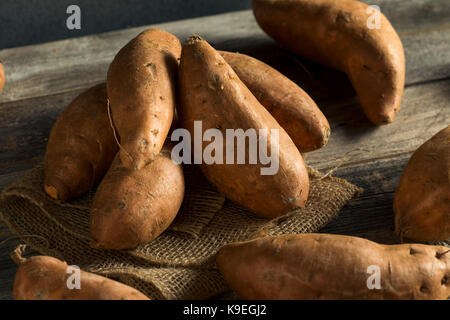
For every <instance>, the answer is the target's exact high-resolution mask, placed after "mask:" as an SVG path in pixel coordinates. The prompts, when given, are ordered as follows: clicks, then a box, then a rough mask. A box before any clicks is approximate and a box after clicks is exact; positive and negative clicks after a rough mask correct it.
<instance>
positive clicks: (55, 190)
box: [44, 177, 69, 201]
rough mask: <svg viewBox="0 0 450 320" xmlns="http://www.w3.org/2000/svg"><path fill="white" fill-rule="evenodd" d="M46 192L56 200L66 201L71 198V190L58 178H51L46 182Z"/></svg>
mask: <svg viewBox="0 0 450 320" xmlns="http://www.w3.org/2000/svg"><path fill="white" fill-rule="evenodd" d="M44 190H45V192H46V193H47V194H48V195H49V196H50V197H52V198H53V199H55V200H60V201H66V200H67V199H68V197H69V189H68V188H67V187H66V185H65V184H64V183H63V182H62V181H61V180H59V179H58V178H56V177H53V178H50V179H48V181H46V183H45V185H44Z"/></svg>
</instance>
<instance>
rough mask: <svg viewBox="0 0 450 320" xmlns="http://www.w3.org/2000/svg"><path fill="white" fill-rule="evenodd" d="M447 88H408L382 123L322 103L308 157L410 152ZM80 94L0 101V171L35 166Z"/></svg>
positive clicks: (444, 84) (327, 163)
mask: <svg viewBox="0 0 450 320" xmlns="http://www.w3.org/2000/svg"><path fill="white" fill-rule="evenodd" d="M449 86H450V80H442V81H434V82H431V83H426V84H423V85H420V86H411V87H409V88H407V89H406V90H405V93H404V96H403V103H402V109H401V110H400V112H399V115H398V116H397V118H396V119H395V121H394V122H393V123H392V124H389V125H386V126H381V127H377V126H373V125H372V124H370V123H369V122H368V121H367V120H366V118H365V116H364V114H363V112H362V111H361V109H360V107H359V105H358V103H357V101H356V100H355V99H340V100H334V101H324V102H322V103H319V106H320V107H321V109H322V110H323V112H324V113H325V115H326V116H327V118H328V119H329V122H330V125H331V137H330V141H329V142H328V145H327V146H326V147H324V148H322V149H321V150H318V151H314V152H311V153H309V154H308V155H307V161H308V163H309V164H310V165H312V166H314V167H316V168H318V169H327V168H332V167H333V166H336V165H337V164H339V163H340V162H344V164H345V165H350V164H356V163H361V162H364V161H374V160H376V159H380V158H386V157H393V156H396V155H400V154H404V153H409V152H412V151H413V150H415V149H416V148H417V147H418V146H419V145H420V144H422V143H423V142H424V141H425V140H427V139H429V138H430V137H431V136H432V135H433V134H434V133H436V132H437V131H439V130H440V129H442V128H444V127H445V126H446V125H448V124H449V123H450V107H449V102H448V101H449V96H450V91H449V90H448V88H449ZM79 93H80V91H79V90H77V91H73V92H67V93H62V94H57V95H52V96H44V97H38V98H32V99H27V100H25V101H24V100H21V101H14V102H9V103H3V104H0V174H6V173H10V172H14V171H19V170H24V169H27V168H31V167H32V166H34V165H35V164H36V163H37V162H38V161H39V160H40V158H41V157H42V156H43V154H44V152H45V146H46V144H47V137H48V134H49V132H50V129H51V127H52V125H53V123H54V122H55V120H56V118H57V117H58V115H59V114H60V113H61V112H62V110H63V109H64V107H65V106H66V105H67V104H68V103H69V102H70V101H71V100H72V99H73V98H74V97H75V96H76V95H77V94H79ZM424 106H426V107H424Z"/></svg>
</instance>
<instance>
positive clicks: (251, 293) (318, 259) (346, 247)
mask: <svg viewBox="0 0 450 320" xmlns="http://www.w3.org/2000/svg"><path fill="white" fill-rule="evenodd" d="M448 250H450V249H449V248H446V247H443V246H429V245H422V244H401V245H381V244H377V243H375V242H372V241H369V240H366V239H362V238H357V237H350V236H342V235H331V234H292V235H282V236H276V237H264V238H259V239H256V240H252V241H248V242H238V243H232V244H229V245H226V246H224V247H223V248H221V249H220V250H219V252H218V254H217V258H216V261H217V265H218V267H219V270H220V272H221V273H222V275H223V277H224V278H225V280H226V282H227V283H228V284H229V285H230V286H231V288H233V289H234V290H235V291H236V293H237V294H238V295H239V296H240V297H241V298H244V299H255V300H259V299H263V300H277V299H286V300H297V299H298V300H303V299H307V300H311V299H325V300H326V299H339V300H341V299H370V300H372V299H373V300H375V299H389V300H391V299H393V300H395V299H446V298H447V297H448V296H449V295H450V281H449V276H450V252H448ZM445 252H447V253H446V254H444V253H445ZM371 265H375V266H378V267H379V268H380V280H381V283H380V285H381V289H376V288H374V289H369V288H368V286H367V281H368V279H369V277H370V276H371V275H372V273H368V272H367V269H368V267H369V266H371Z"/></svg>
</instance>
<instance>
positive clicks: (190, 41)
mask: <svg viewBox="0 0 450 320" xmlns="http://www.w3.org/2000/svg"><path fill="white" fill-rule="evenodd" d="M198 41H203V38H202V37H200V36H199V35H198V34H193V35H192V36H190V37H189V38H188V39H187V40H186V43H185V44H187V45H192V44H194V43H196V42H198Z"/></svg>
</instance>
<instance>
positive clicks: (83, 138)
mask: <svg viewBox="0 0 450 320" xmlns="http://www.w3.org/2000/svg"><path fill="white" fill-rule="evenodd" d="M117 149H118V148H117V142H116V141H115V139H114V133H113V130H112V128H111V124H110V121H109V118H108V111H107V103H106V87H105V84H100V85H97V86H94V87H92V88H90V89H88V90H87V91H85V92H83V93H82V94H80V95H79V96H78V97H77V98H75V100H73V101H72V102H71V103H70V104H69V106H67V108H66V109H65V110H64V112H63V113H62V114H61V116H60V117H59V118H58V120H56V123H55V124H54V126H53V128H52V130H51V132H50V138H49V140H48V144H47V149H46V152H45V159H44V168H45V180H44V189H45V191H46V192H47V194H48V195H50V196H51V197H52V198H55V199H59V200H61V201H65V200H67V199H70V198H74V197H77V196H80V195H83V194H84V193H86V192H87V191H88V190H89V189H90V188H92V187H93V186H94V185H96V184H97V183H98V182H99V181H100V179H101V178H102V177H103V176H104V175H105V173H106V171H107V170H108V168H109V166H110V165H111V162H112V160H113V158H114V156H115V154H116V153H117Z"/></svg>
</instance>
